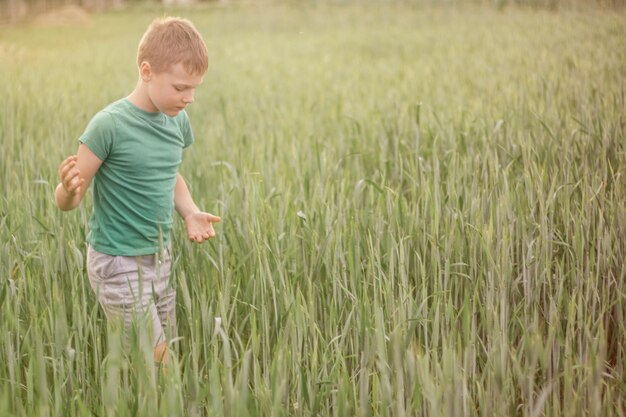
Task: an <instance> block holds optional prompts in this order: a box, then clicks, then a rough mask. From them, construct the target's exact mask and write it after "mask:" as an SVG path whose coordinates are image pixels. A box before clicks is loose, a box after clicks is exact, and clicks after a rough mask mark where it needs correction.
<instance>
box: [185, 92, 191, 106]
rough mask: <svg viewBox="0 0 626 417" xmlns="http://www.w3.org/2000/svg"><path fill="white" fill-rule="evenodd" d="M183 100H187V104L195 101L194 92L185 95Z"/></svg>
mask: <svg viewBox="0 0 626 417" xmlns="http://www.w3.org/2000/svg"><path fill="white" fill-rule="evenodd" d="M183 102H185V103H187V104H191V103H193V93H189V94H187V95H185V97H183Z"/></svg>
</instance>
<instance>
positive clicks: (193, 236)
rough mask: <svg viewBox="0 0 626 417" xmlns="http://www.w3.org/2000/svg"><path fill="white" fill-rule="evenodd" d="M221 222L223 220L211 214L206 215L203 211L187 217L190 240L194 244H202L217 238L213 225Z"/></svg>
mask: <svg viewBox="0 0 626 417" xmlns="http://www.w3.org/2000/svg"><path fill="white" fill-rule="evenodd" d="M221 220H222V219H220V218H219V217H217V216H214V215H212V214H210V213H204V212H201V211H198V212H196V213H191V214H190V215H188V216H187V217H185V225H187V233H188V234H189V240H191V241H192V242H197V243H202V242H204V241H205V240H209V239H211V238H212V237H214V236H215V230H214V229H213V223H218V222H219V221H221Z"/></svg>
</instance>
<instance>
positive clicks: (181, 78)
mask: <svg viewBox="0 0 626 417" xmlns="http://www.w3.org/2000/svg"><path fill="white" fill-rule="evenodd" d="M137 66H138V69H139V79H138V81H137V85H136V86H135V89H134V90H133V91H132V93H131V94H130V95H129V96H128V97H126V98H123V99H120V100H118V101H116V102H114V103H112V104H110V105H109V106H107V107H105V108H104V109H103V110H102V111H100V112H99V113H97V114H96V115H95V116H94V117H93V119H92V120H91V121H90V122H89V124H88V126H87V128H86V130H85V132H84V133H83V134H82V136H81V137H80V138H79V143H80V144H79V146H78V152H77V154H76V155H72V156H70V157H68V158H67V159H65V160H64V161H63V162H62V163H61V164H60V166H59V177H60V179H61V182H60V183H59V185H58V186H57V188H56V191H55V200H56V204H57V206H58V207H59V208H60V209H61V210H63V211H67V210H72V209H73V208H75V207H76V206H78V205H79V204H80V202H81V200H82V199H83V197H84V196H85V193H86V192H87V189H88V188H89V185H90V184H91V182H92V179H93V183H94V191H93V197H94V198H93V212H92V214H91V217H90V220H89V229H90V230H89V233H88V235H87V242H88V244H89V246H88V250H87V267H88V275H89V281H90V283H91V286H92V288H93V290H94V291H95V293H96V295H97V297H98V301H99V303H100V304H101V306H102V308H103V309H104V311H105V313H106V316H107V319H108V320H111V319H113V318H118V319H123V322H124V326H125V328H126V331H127V332H128V330H129V327H130V325H131V324H132V320H131V319H132V317H133V315H135V314H137V313H142V314H147V317H149V318H150V319H151V321H152V323H151V324H152V328H153V343H154V359H155V361H156V362H157V363H161V364H163V365H165V364H166V363H167V355H168V352H167V340H166V335H168V334H170V335H172V334H175V328H176V315H175V305H174V304H175V303H174V302H175V298H176V293H175V290H174V288H172V287H171V286H170V285H168V284H169V275H170V267H171V260H170V250H169V248H170V229H171V226H172V211H173V209H174V208H175V209H176V211H177V212H178V214H180V216H181V217H182V218H183V219H184V220H185V224H186V228H187V233H188V235H189V239H190V240H191V241H192V242H197V243H202V242H203V241H205V240H208V239H210V238H212V237H213V236H215V231H214V229H213V223H215V222H219V221H220V218H219V217H217V216H214V215H212V214H209V213H204V212H201V211H200V210H199V209H198V207H197V206H196V205H195V203H194V202H193V199H192V197H191V194H190V193H189V189H188V188H187V185H186V183H185V180H184V179H183V177H182V176H181V175H180V174H179V173H178V166H179V165H180V162H181V158H182V151H183V148H186V147H187V146H189V145H191V143H192V142H193V133H192V130H191V126H190V123H189V119H188V117H187V113H186V112H185V110H184V109H185V107H186V106H188V105H189V104H191V103H193V100H194V92H195V89H196V88H197V87H198V86H199V85H200V84H201V83H202V78H203V76H204V74H205V72H206V70H207V68H208V58H207V49H206V46H205V44H204V41H203V40H202V37H201V36H200V34H199V33H198V31H197V30H196V29H195V27H194V26H193V24H192V23H191V22H189V21H188V20H186V19H181V18H171V17H168V18H163V19H157V20H155V21H154V22H152V24H151V25H150V26H149V27H148V29H147V31H146V33H145V34H144V35H143V38H142V39H141V42H140V43H139V48H138V51H137Z"/></svg>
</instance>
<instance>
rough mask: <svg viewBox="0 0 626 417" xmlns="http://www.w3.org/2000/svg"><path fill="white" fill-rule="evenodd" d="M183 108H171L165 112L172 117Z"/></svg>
mask: <svg viewBox="0 0 626 417" xmlns="http://www.w3.org/2000/svg"><path fill="white" fill-rule="evenodd" d="M182 110H183V109H170V110H166V111H164V112H163V113H165V114H166V115H168V116H170V117H174V116H177V115H178V113H180V112H181V111H182Z"/></svg>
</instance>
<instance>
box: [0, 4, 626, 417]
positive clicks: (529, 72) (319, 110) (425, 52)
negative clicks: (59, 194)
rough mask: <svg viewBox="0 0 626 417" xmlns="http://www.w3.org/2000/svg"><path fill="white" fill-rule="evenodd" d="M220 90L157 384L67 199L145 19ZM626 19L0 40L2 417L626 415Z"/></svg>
mask: <svg viewBox="0 0 626 417" xmlns="http://www.w3.org/2000/svg"><path fill="white" fill-rule="evenodd" d="M164 14H173V15H180V16H184V17H188V18H190V19H191V20H192V21H193V22H194V23H195V24H196V26H197V27H198V29H199V30H200V32H201V33H202V35H203V36H204V37H205V39H206V42H207V47H208V50H209V54H210V66H209V72H208V73H207V75H206V76H205V79H204V84H203V85H202V87H201V88H200V89H199V91H198V92H197V95H196V102H195V103H194V104H193V105H192V106H191V107H190V109H189V115H190V118H191V121H192V124H193V128H194V132H195V136H196V142H195V144H194V145H193V146H192V147H191V148H190V149H189V150H187V151H186V153H185V155H184V158H183V164H182V165H181V172H182V173H183V175H184V176H185V177H186V179H187V181H188V183H189V185H190V188H191V189H192V194H193V195H194V197H195V200H196V202H197V203H198V205H199V206H201V207H202V208H203V209H205V210H206V211H209V212H212V213H215V214H218V215H220V216H222V218H223V220H222V223H220V224H219V225H218V226H217V227H216V230H217V233H218V236H217V237H216V238H215V239H213V240H212V241H210V242H209V243H207V244H204V245H202V246H198V245H192V244H191V243H190V242H188V241H187V239H186V234H185V230H184V224H183V223H182V221H181V220H180V219H179V218H178V216H176V220H175V223H174V236H173V240H174V251H173V259H174V260H173V268H174V273H173V285H175V286H176V288H177V291H178V294H177V314H178V330H179V338H178V339H177V340H172V341H171V347H172V350H173V352H174V353H175V358H173V361H172V363H171V366H170V368H169V369H168V371H167V373H163V372H161V370H159V369H156V368H155V367H154V365H153V363H152V361H151V358H152V346H150V344H149V343H148V342H147V340H148V339H147V337H144V336H145V335H143V336H142V334H141V333H139V334H137V335H136V337H135V338H133V341H132V344H131V347H130V350H124V349H122V348H121V344H120V337H119V334H118V333H116V332H115V331H113V330H111V331H108V330H107V324H106V321H105V317H104V314H103V312H102V311H101V309H100V308H99V306H98V304H97V302H96V300H95V296H94V294H93V292H92V290H91V288H90V287H89V282H88V279H87V273H86V267H85V249H86V243H85V234H86V228H87V220H88V217H89V213H90V210H91V201H92V200H91V197H90V196H88V198H87V199H86V201H85V202H84V204H82V205H81V207H80V208H79V209H77V210H75V211H73V212H69V213H62V212H60V211H59V210H58V209H57V208H56V206H55V204H54V199H53V190H54V188H55V186H56V184H57V182H58V179H57V173H56V172H57V167H58V164H59V163H60V161H61V160H62V159H63V158H64V157H66V156H67V155H69V154H72V153H75V151H76V149H77V147H78V142H77V138H78V136H79V135H80V134H81V133H82V131H83V129H84V128H85V126H86V124H87V122H88V121H89V119H90V118H91V116H92V115H93V114H94V113H95V112H97V111H98V110H100V109H101V108H102V107H104V106H105V105H106V104H108V103H109V102H111V101H113V100H116V99H118V98H121V97H123V96H125V95H127V94H128V93H130V91H131V90H132V89H133V87H134V85H135V82H136V77H137V74H136V68H135V63H134V59H135V51H136V45H137V43H138V41H139V39H140V37H141V35H142V33H143V31H144V30H145V28H146V27H147V25H148V23H149V22H150V21H152V19H153V18H155V17H158V16H163V15H164ZM625 93H626V11H625V10H623V9H622V10H621V11H620V10H601V9H599V8H588V9H584V10H582V9H577V10H574V9H571V10H566V9H562V10H558V11H549V10H543V9H532V8H525V7H517V8H515V7H505V8H503V9H498V8H496V7H490V6H484V7H478V6H469V5H468V6H464V7H461V6H458V5H457V6H432V5H431V6H424V5H419V4H418V5H411V4H406V3H394V2H371V3H363V4H357V3H350V2H347V3H333V4H331V3H316V2H310V3H304V4H302V5H295V4H267V3H246V4H241V3H236V2H234V3H226V4H212V5H204V6H201V7H199V8H195V9H180V10H167V11H166V10H163V9H160V8H157V7H155V6H152V7H150V6H146V5H143V6H135V7H131V8H129V9H126V10H123V11H117V12H108V13H103V14H96V15H91V18H90V21H89V22H86V23H85V22H83V23H81V24H73V25H63V26H58V25H57V26H51V25H41V24H34V23H26V24H22V25H19V26H3V27H0V97H1V104H0V155H1V158H2V159H1V163H0V187H1V188H2V194H1V196H0V416H1V417H8V416H28V417H35V416H64V417H71V416H102V417H112V416H192V417H195V416H227V417H245V416H323V417H325V416H396V417H401V416H449V417H462V416H485V417H490V416H524V417H539V416H571V417H574V416H592V417H596V416H626V377H625V373H626V262H625V261H624V260H625V259H626V135H625V133H626V110H625V109H626V104H625V101H626V99H625Z"/></svg>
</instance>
